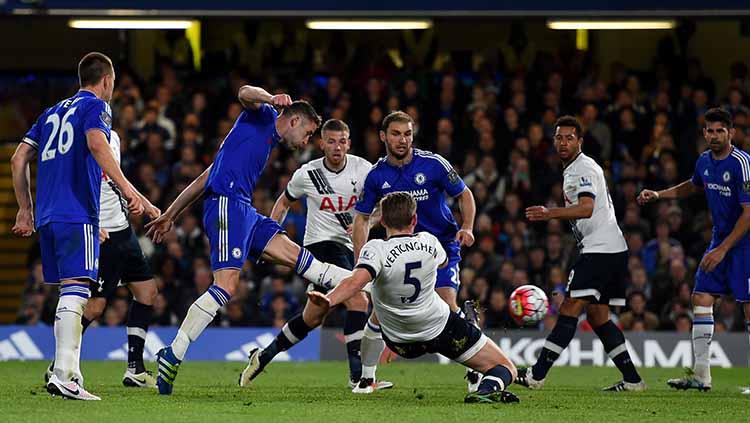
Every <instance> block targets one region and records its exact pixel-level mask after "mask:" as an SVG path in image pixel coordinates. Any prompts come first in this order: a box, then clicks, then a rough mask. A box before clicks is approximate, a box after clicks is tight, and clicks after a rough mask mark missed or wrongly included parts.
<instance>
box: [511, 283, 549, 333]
mask: <svg viewBox="0 0 750 423" xmlns="http://www.w3.org/2000/svg"><path fill="white" fill-rule="evenodd" d="M508 307H509V308H510V316H511V317H512V318H513V320H515V321H516V323H518V324H519V325H521V326H526V325H533V324H536V323H538V322H539V321H540V320H542V319H544V316H546V315H547V309H548V308H549V301H548V300H547V294H545V293H544V291H542V290H541V289H540V288H539V287H536V286H534V285H522V286H519V287H518V288H516V289H515V290H514V291H513V292H512V293H511V294H510V304H509V305H508Z"/></svg>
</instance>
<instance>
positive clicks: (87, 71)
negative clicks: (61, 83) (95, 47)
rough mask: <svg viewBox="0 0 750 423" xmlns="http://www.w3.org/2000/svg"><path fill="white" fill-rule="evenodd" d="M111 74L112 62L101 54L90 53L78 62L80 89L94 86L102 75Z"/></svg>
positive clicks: (112, 69)
mask: <svg viewBox="0 0 750 423" xmlns="http://www.w3.org/2000/svg"><path fill="white" fill-rule="evenodd" d="M113 73H114V67H113V66H112V60H110V59H109V57H107V56H106V55H104V54H102V53H98V52H91V53H89V54H87V55H85V56H83V59H81V61H80V62H78V82H79V83H80V84H81V87H90V86H92V85H96V84H98V83H99V81H101V80H102V78H104V75H112V74H113Z"/></svg>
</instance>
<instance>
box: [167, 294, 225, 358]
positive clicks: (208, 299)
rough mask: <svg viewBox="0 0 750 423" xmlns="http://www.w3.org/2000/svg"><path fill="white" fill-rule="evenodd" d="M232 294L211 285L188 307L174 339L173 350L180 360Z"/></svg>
mask: <svg viewBox="0 0 750 423" xmlns="http://www.w3.org/2000/svg"><path fill="white" fill-rule="evenodd" d="M229 298H230V295H229V294H228V293H227V292H226V291H224V290H223V289H221V288H220V287H219V286H218V285H211V287H210V288H208V291H206V292H204V293H203V295H201V296H200V297H198V299H197V300H195V302H194V303H193V304H192V305H191V306H190V309H188V312H187V316H185V320H183V321H182V325H180V329H179V330H178V331H177V336H175V338H174V340H173V341H172V345H171V346H172V352H173V353H174V355H175V357H177V358H178V359H179V360H180V361H182V360H184V359H185V353H186V352H187V349H188V346H190V343H191V342H193V341H195V340H196V339H198V337H199V336H200V334H201V333H203V330H204V329H206V327H207V326H208V325H209V324H210V323H211V322H212V321H213V320H214V317H216V312H217V311H218V310H219V309H220V308H221V307H223V306H224V305H225V304H226V303H227V302H229Z"/></svg>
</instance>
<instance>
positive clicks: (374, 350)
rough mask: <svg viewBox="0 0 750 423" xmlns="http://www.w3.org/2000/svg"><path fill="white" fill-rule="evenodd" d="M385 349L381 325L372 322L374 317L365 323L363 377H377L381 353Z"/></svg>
mask: <svg viewBox="0 0 750 423" xmlns="http://www.w3.org/2000/svg"><path fill="white" fill-rule="evenodd" d="M384 349H385V342H384V341H383V334H382V333H381V331H380V326H379V325H375V324H373V323H372V318H371V319H370V320H369V321H368V322H367V324H366V325H365V329H364V333H363V335H362V349H361V352H360V354H361V357H362V377H363V378H365V379H375V370H376V369H377V367H378V361H379V360H380V355H381V354H382V353H383V350H384Z"/></svg>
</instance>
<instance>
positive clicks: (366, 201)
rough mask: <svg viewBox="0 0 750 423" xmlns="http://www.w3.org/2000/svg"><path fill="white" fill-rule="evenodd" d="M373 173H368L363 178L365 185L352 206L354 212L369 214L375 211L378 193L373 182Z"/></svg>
mask: <svg viewBox="0 0 750 423" xmlns="http://www.w3.org/2000/svg"><path fill="white" fill-rule="evenodd" d="M374 173H375V172H370V173H368V174H367V177H366V178H365V185H364V187H362V192H361V193H360V194H359V200H358V201H357V204H356V205H355V206H354V210H356V211H357V212H359V213H362V214H370V213H372V211H373V210H375V205H376V204H377V202H378V201H379V200H380V192H378V187H377V184H376V182H375V175H374Z"/></svg>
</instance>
